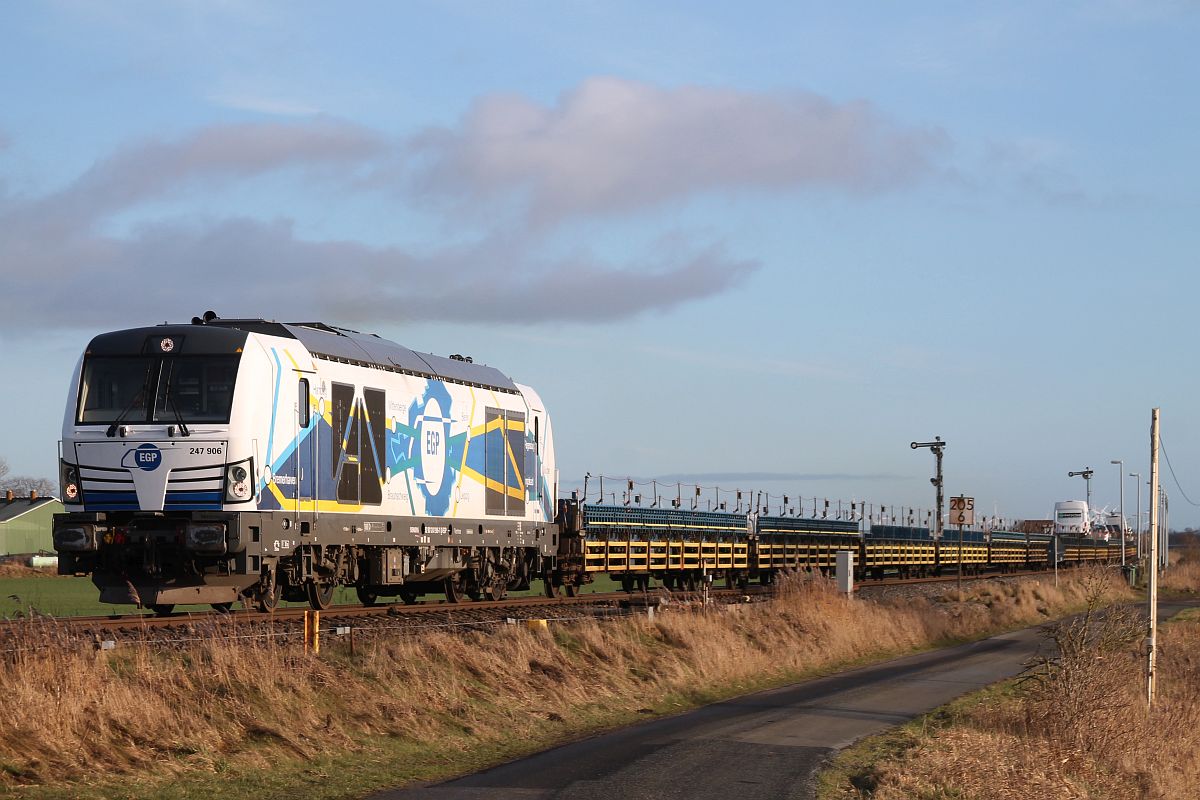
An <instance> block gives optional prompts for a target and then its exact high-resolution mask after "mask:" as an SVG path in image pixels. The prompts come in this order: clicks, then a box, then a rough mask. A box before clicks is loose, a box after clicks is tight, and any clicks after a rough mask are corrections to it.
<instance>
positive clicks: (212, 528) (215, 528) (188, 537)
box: [183, 522, 225, 553]
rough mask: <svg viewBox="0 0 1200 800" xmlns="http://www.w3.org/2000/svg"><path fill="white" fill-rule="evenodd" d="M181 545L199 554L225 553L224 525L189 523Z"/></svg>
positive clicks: (218, 523) (217, 523)
mask: <svg viewBox="0 0 1200 800" xmlns="http://www.w3.org/2000/svg"><path fill="white" fill-rule="evenodd" d="M183 545H184V547H186V548H187V549H188V550H195V551H197V552H200V553H224V552H225V524H224V523H222V522H189V523H188V525H187V528H186V529H185V530H184V536H183Z"/></svg>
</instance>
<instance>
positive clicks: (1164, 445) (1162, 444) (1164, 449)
mask: <svg viewBox="0 0 1200 800" xmlns="http://www.w3.org/2000/svg"><path fill="white" fill-rule="evenodd" d="M1158 446H1159V448H1160V449H1162V454H1163V458H1164V459H1165V460H1166V462H1167V469H1168V470H1169V471H1170V472H1171V480H1173V481H1175V488H1176V489H1178V490H1179V493H1180V494H1181V495H1183V499H1184V500H1187V501H1188V502H1189V503H1191V504H1192V505H1194V506H1196V507H1197V508H1200V503H1197V502H1196V501H1195V500H1193V499H1192V498H1190V497H1188V496H1187V492H1185V491H1184V490H1183V487H1182V486H1180V485H1179V478H1177V477H1175V468H1174V467H1172V466H1171V457H1170V456H1169V455H1167V443H1166V442H1165V441H1164V440H1163V439H1162V437H1159V440H1158Z"/></svg>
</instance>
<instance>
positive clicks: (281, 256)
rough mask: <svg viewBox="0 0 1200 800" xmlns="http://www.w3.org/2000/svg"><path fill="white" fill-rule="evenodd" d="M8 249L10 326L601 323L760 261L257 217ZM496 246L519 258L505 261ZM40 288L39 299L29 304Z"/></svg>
mask: <svg viewBox="0 0 1200 800" xmlns="http://www.w3.org/2000/svg"><path fill="white" fill-rule="evenodd" d="M0 250H3V251H5V252H6V253H7V254H9V257H11V258H12V259H13V263H20V264H21V265H22V269H21V270H20V271H19V272H16V273H14V274H13V275H11V276H9V279H8V289H9V290H10V291H6V292H5V293H3V294H0V319H3V320H4V326H5V327H10V328H20V327H24V326H33V325H38V324H46V323H47V322H51V323H55V324H58V325H65V326H70V327H103V326H111V325H113V324H116V323H120V324H135V323H142V322H147V321H151V320H148V318H147V317H148V315H149V316H150V317H152V318H153V320H152V321H160V320H186V319H190V318H191V316H192V315H193V314H196V313H199V312H200V311H203V310H204V308H209V307H212V308H215V309H217V310H218V311H219V313H221V314H222V315H223V316H268V317H272V316H273V317H277V318H294V317H314V318H325V319H330V320H333V321H336V322H341V323H343V324H356V323H360V322H365V323H370V322H378V321H389V322H395V321H417V320H439V321H445V320H449V319H453V320H456V321H461V322H467V323H470V322H487V323H508V324H514V325H517V324H528V323H529V322H530V321H545V320H575V321H586V322H601V321H606V320H614V319H622V318H628V317H631V316H634V315H637V314H640V313H643V312H646V311H648V310H650V309H659V308H667V307H671V306H674V305H677V304H680V303H683V302H687V301H689V300H692V299H696V298H699V297H705V296H709V295H712V294H715V293H718V292H721V291H723V290H725V289H727V288H729V287H730V286H731V285H733V284H734V283H735V282H736V281H738V280H741V279H743V278H745V277H746V276H747V275H749V274H750V273H751V272H752V271H753V270H754V269H756V268H757V265H756V264H755V263H754V262H749V261H744V260H735V259H731V258H729V257H728V256H726V255H725V254H724V253H723V252H722V251H721V250H720V248H718V247H708V248H692V249H691V250H690V251H685V252H683V253H682V254H681V255H677V256H675V257H674V258H671V259H666V260H662V261H658V262H655V261H650V262H649V263H646V264H642V265H640V266H639V267H637V268H634V267H612V266H607V265H604V264H600V263H598V262H594V261H591V260H587V259H580V260H576V261H572V262H553V263H546V264H541V265H539V266H538V267H537V268H535V269H530V268H529V267H527V266H525V263H524V262H531V263H532V262H534V259H533V257H532V256H530V255H529V254H526V255H525V258H522V255H521V246H520V245H519V244H513V243H503V244H502V245H494V244H493V243H492V242H490V241H484V242H481V243H479V244H477V245H476V246H474V247H469V248H460V249H458V250H455V251H448V252H444V253H442V254H439V255H436V256H434V257H432V258H429V257H417V256H414V255H413V254H411V253H409V252H407V251H405V250H403V249H400V248H376V247H369V246H367V245H364V244H361V243H358V242H351V241H333V242H309V241H304V240H302V239H299V238H297V237H296V236H295V234H294V231H293V229H292V225H291V223H290V222H289V221H286V220H282V221H275V222H262V221H258V220H251V219H230V220H224V221H221V222H218V223H214V224H206V225H182V224H155V225H147V226H143V227H142V228H141V230H140V231H139V232H138V234H137V235H136V236H135V237H133V238H130V239H117V238H111V237H103V236H99V235H95V234H87V235H77V236H72V237H69V238H67V239H64V240H61V241H56V242H45V241H28V240H20V239H19V238H15V236H14V232H13V231H12V230H7V231H6V230H5V229H4V227H3V226H2V225H0ZM497 252H507V256H508V258H510V259H512V260H511V262H508V263H505V262H503V261H497V259H496V253H497ZM35 292H36V294H37V296H38V297H39V298H41V299H40V301H39V302H38V303H37V304H36V306H35V305H31V304H29V303H28V302H27V301H26V299H27V298H28V297H29V296H31V295H32V294H33V293H35ZM81 297H86V302H80V298H81ZM201 306H203V307H204V308H201Z"/></svg>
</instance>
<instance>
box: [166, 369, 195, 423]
mask: <svg viewBox="0 0 1200 800" xmlns="http://www.w3.org/2000/svg"><path fill="white" fill-rule="evenodd" d="M167 403H169V404H170V406H171V411H173V412H175V421H176V422H178V423H179V435H180V436H191V435H192V432H191V431H189V430H188V426H187V423H186V422H184V421H183V414H180V413H179V406H177V405H175V390H174V387H173V386H172V385H171V381H170V379H168V380H167Z"/></svg>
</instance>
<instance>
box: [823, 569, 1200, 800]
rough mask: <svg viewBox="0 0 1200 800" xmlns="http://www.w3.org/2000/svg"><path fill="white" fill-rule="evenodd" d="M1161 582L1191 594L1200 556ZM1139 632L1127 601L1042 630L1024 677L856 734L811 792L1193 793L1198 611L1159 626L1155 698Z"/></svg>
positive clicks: (1197, 586) (1141, 623)
mask: <svg viewBox="0 0 1200 800" xmlns="http://www.w3.org/2000/svg"><path fill="white" fill-rule="evenodd" d="M1161 583H1162V587H1163V592H1164V596H1166V597H1171V596H1174V597H1186V598H1194V597H1195V596H1196V595H1197V593H1198V592H1200V554H1198V553H1191V554H1189V556H1185V558H1184V559H1183V560H1181V561H1180V562H1178V563H1176V564H1175V565H1174V566H1173V567H1172V568H1171V569H1169V570H1167V571H1166V572H1165V573H1164V574H1163V579H1162V581H1161ZM1093 605H1098V604H1093ZM1145 634H1146V628H1145V616H1144V609H1142V608H1140V607H1129V606H1122V607H1115V608H1110V609H1101V608H1098V607H1097V608H1093V609H1092V610H1091V613H1087V614H1085V615H1082V616H1078V617H1074V618H1072V619H1070V620H1069V621H1064V622H1060V623H1058V624H1056V625H1054V626H1051V627H1050V628H1049V631H1048V635H1049V637H1050V639H1051V640H1052V641H1053V644H1054V645H1055V647H1054V648H1052V649H1051V650H1050V651H1049V652H1050V653H1051V654H1052V655H1049V656H1047V657H1046V658H1044V659H1042V660H1041V661H1040V662H1039V663H1037V664H1035V665H1034V666H1033V667H1032V668H1031V669H1030V670H1029V672H1028V673H1027V674H1026V675H1024V676H1022V677H1021V678H1019V679H1015V680H1013V681H1008V682H1005V683H1003V684H1000V685H997V686H994V687H990V688H989V689H987V690H984V691H982V692H979V693H975V694H972V695H969V696H967V697H964V698H961V699H959V700H958V701H956V702H954V703H952V704H950V705H949V706H946V707H944V708H941V709H938V710H937V711H935V712H933V713H931V714H928V715H925V716H923V717H921V718H918V719H916V720H914V721H913V722H911V723H909V724H907V725H904V726H902V727H899V728H896V729H894V730H892V731H889V732H888V733H885V734H882V735H880V736H877V737H872V738H869V739H866V740H864V741H862V742H859V743H858V744H857V745H855V746H854V747H852V748H850V749H848V750H847V751H845V752H844V753H842V754H841V755H840V756H839V757H838V758H837V759H835V760H834V762H833V764H832V765H831V767H830V768H829V769H828V770H827V771H826V772H825V773H824V774H823V775H822V777H821V781H820V783H821V788H820V790H819V792H818V797H820V798H821V800H859V798H867V797H869V798H872V800H900V799H901V798H911V797H961V798H993V797H1022V798H1104V799H1105V800H1126V798H1128V800H1134V798H1138V799H1139V800H1140V798H1164V799H1165V800H1173V799H1174V798H1178V799H1179V800H1183V798H1193V797H1196V796H1197V789H1196V787H1197V786H1200V613H1197V612H1196V611H1195V610H1189V611H1185V612H1184V613H1182V614H1180V615H1178V616H1177V617H1176V618H1175V619H1174V620H1172V621H1170V622H1169V623H1168V624H1166V625H1163V626H1161V627H1160V628H1159V633H1158V642H1159V658H1158V665H1157V673H1156V675H1157V677H1156V691H1155V700H1154V704H1153V706H1149V705H1148V704H1147V696H1146V675H1145V658H1146V656H1145V648H1144V637H1145Z"/></svg>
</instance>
